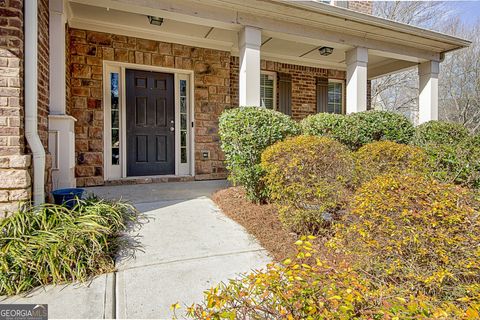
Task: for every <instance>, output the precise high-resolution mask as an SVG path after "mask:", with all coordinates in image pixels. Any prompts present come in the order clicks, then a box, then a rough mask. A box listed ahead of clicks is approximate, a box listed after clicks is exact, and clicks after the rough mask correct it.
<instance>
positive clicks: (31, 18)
mask: <svg viewBox="0 0 480 320" xmlns="http://www.w3.org/2000/svg"><path fill="white" fill-rule="evenodd" d="M24 4H25V54H24V57H25V59H24V60H25V73H24V74H25V137H26V138H27V142H28V145H29V146H30V149H31V150H32V154H33V203H34V205H35V206H37V205H40V204H42V203H44V202H45V186H44V183H45V149H44V148H43V145H42V142H41V141H40V137H39V136H38V114H37V112H38V105H37V102H38V75H37V73H38V0H28V1H25V2H24Z"/></svg>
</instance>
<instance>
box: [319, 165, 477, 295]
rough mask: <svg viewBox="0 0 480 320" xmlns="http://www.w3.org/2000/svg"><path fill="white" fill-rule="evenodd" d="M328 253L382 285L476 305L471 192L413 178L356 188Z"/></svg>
mask: <svg viewBox="0 0 480 320" xmlns="http://www.w3.org/2000/svg"><path fill="white" fill-rule="evenodd" d="M328 245H329V246H330V247H333V248H334V249H335V250H337V251H339V252H342V253H345V254H348V255H351V258H352V259H353V261H356V265H357V267H359V268H361V269H362V270H364V272H366V273H368V274H369V275H371V276H372V277H373V278H374V279H377V280H379V281H381V282H388V283H392V284H395V285H402V286H406V287H407V288H410V290H413V291H414V292H422V293H424V294H426V295H431V296H435V297H438V298H440V299H442V300H453V301H455V300H457V299H464V300H465V301H469V300H470V299H477V302H478V299H479V298H480V213H479V203H478V199H475V194H473V193H472V191H470V190H468V189H464V188H462V187H459V186H455V185H452V184H446V183H441V182H438V181H436V180H433V179H430V178H426V177H425V176H423V175H418V174H405V175H398V174H396V175H393V174H390V175H383V176H379V177H377V178H375V179H373V180H371V181H369V182H367V183H365V184H364V185H363V186H362V187H360V188H359V189H358V190H357V191H356V193H355V196H354V198H353V201H352V204H351V208H350V210H349V212H348V213H347V214H346V215H345V216H344V223H343V224H339V225H338V226H337V228H336V230H335V236H334V237H333V238H332V239H331V240H330V241H329V243H328Z"/></svg>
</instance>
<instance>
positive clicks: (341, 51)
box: [67, 0, 470, 78]
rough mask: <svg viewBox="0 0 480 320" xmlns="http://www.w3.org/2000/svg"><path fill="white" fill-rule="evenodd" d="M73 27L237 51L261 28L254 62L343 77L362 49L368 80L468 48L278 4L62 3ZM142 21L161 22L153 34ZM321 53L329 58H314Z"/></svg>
mask: <svg viewBox="0 0 480 320" xmlns="http://www.w3.org/2000/svg"><path fill="white" fill-rule="evenodd" d="M67 1H69V2H70V3H72V6H71V9H72V12H71V15H70V17H69V23H70V24H71V26H72V27H74V28H84V29H88V30H95V31H104V32H110V33H119V34H124V35H128V36H134V37H139V38H146V39H154V40H161V41H166V42H176V43H181V44H187V45H193V46H201V47H206V48H212V49H219V50H226V51H230V52H232V54H236V53H237V52H238V38H237V33H238V31H239V30H240V29H241V28H242V26H244V25H248V26H253V27H258V28H261V29H262V48H261V54H262V58H264V59H268V60H273V61H279V62H287V63H294V64H301V65H309V66H316V67H324V68H334V69H340V70H345V68H346V64H345V52H347V51H348V50H350V49H352V48H354V47H356V46H364V47H367V48H368V49H369V65H368V68H369V78H375V77H378V76H381V75H384V74H387V73H392V72H396V71H398V70H402V69H405V68H409V67H412V66H415V65H416V64H418V63H421V62H424V61H427V60H440V59H441V56H442V54H443V53H445V52H449V51H452V50H456V49H460V48H463V47H466V46H468V45H469V44H470V42H469V41H467V40H464V39H460V38H456V37H452V36H449V35H445V34H442V33H438V32H434V31H430V30H426V29H421V28H417V27H413V26H409V25H405V24H402V23H398V22H394V21H390V20H385V19H382V18H378V17H374V16H371V15H366V14H362V13H358V12H355V11H352V10H348V9H344V8H341V7H335V6H331V5H328V4H323V3H316V2H308V1H302V2H298V1H297V2H294V1H288V2H287V1H278V0H67ZM147 15H153V16H159V17H162V18H164V24H163V25H162V26H161V27H156V26H151V25H149V24H148V19H147V18H146V16H147ZM321 46H330V47H333V48H334V49H335V50H334V53H333V54H332V55H331V56H328V57H324V56H320V55H319V54H318V50H316V49H318V48H319V47H321Z"/></svg>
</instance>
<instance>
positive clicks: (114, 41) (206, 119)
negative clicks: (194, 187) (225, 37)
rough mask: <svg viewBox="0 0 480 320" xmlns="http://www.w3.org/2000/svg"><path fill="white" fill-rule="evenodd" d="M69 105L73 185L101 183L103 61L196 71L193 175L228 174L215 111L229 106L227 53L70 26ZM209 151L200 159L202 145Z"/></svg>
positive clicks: (228, 56) (211, 176)
mask: <svg viewBox="0 0 480 320" xmlns="http://www.w3.org/2000/svg"><path fill="white" fill-rule="evenodd" d="M69 35H70V49H69V50H70V56H69V63H70V65H69V68H68V69H69V70H70V72H71V78H70V106H69V108H70V110H71V115H72V116H74V117H75V118H76V119H77V122H76V123H75V134H76V145H75V148H76V150H75V152H76V159H77V163H76V170H75V172H76V176H77V185H79V186H91V185H101V184H103V183H104V178H103V102H102V99H103V94H102V82H103V61H104V60H110V61H119V62H129V63H136V64H143V65H147V66H149V65H151V66H161V67H169V68H178V69H186V70H194V71H195V83H194V90H195V164H196V168H195V171H196V179H215V178H224V177H226V170H225V166H224V164H223V155H222V153H221V151H220V147H219V143H218V141H219V137H218V116H219V115H220V114H221V113H222V111H223V110H224V109H225V108H227V107H229V106H230V94H229V87H230V53H229V52H224V51H218V50H211V49H204V48H196V47H189V46H184V45H178V44H171V43H165V42H158V41H153V40H145V39H139V38H134V37H126V36H120V35H114V34H108V33H99V32H91V31H86V30H78V29H70V30H69ZM202 150H208V151H210V159H209V160H202V159H201V151H202Z"/></svg>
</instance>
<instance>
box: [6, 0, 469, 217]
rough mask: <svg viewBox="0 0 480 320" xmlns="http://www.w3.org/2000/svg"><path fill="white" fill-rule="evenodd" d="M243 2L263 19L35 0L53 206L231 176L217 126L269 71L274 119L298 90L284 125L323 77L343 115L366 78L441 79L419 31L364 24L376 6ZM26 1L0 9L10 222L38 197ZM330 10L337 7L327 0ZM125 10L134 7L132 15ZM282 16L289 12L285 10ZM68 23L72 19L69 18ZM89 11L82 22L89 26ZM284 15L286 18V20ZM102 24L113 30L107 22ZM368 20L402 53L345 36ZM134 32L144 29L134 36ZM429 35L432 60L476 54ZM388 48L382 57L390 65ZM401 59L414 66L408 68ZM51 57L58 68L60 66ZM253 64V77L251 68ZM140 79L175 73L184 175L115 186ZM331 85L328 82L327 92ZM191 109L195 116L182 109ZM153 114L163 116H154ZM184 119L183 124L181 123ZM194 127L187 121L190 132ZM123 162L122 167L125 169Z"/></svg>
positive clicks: (309, 110) (162, 2)
mask: <svg viewBox="0 0 480 320" xmlns="http://www.w3.org/2000/svg"><path fill="white" fill-rule="evenodd" d="M247 1H249V3H250V2H251V3H252V4H253V3H255V6H254V7H253V8H254V9H255V10H257V11H258V12H254V11H255V10H253V11H251V12H249V13H244V12H243V11H242V10H243V7H244V3H243V2H242V3H240V2H239V5H238V6H236V5H235V3H234V2H231V1H230V2H229V4H228V5H227V4H226V5H225V6H219V5H218V4H215V2H212V3H210V1H208V0H206V1H205V3H202V5H199V6H197V7H195V9H194V10H193V9H192V10H193V11H192V10H190V9H191V8H190V7H189V4H188V3H187V2H188V1H187V2H185V1H177V0H172V1H167V0H159V1H156V2H152V3H149V4H148V6H153V7H152V8H149V7H146V6H147V4H145V3H143V2H141V1H135V0H132V1H129V2H131V3H129V4H128V5H125V6H124V7H122V6H120V5H119V6H118V7H115V6H113V7H112V6H109V7H105V8H102V7H101V6H102V4H99V5H100V7H93V6H91V4H89V3H88V1H81V0H78V1H72V2H70V0H36V1H35V3H36V6H37V12H38V23H37V28H38V39H37V50H38V66H37V83H38V99H37V100H38V101H37V115H38V119H37V120H38V128H37V134H38V136H39V138H40V141H41V143H42V145H43V147H44V150H45V153H46V156H45V163H46V164H45V172H46V174H45V178H44V180H45V181H44V186H45V190H43V191H42V192H44V194H45V198H48V197H49V193H50V191H51V190H52V189H54V188H59V187H73V186H79V187H83V186H96V185H103V184H106V183H136V182H148V181H170V180H194V179H195V180H204V179H223V178H225V177H226V176H227V171H226V169H225V165H224V157H223V154H222V152H221V149H220V143H219V136H218V118H219V115H220V114H221V113H222V112H223V111H224V110H225V109H228V108H235V107H238V106H239V101H241V100H242V99H245V95H246V96H247V98H249V97H250V98H249V99H250V100H248V99H247V100H248V101H255V99H254V100H251V97H255V95H256V94H259V91H260V88H259V87H260V86H258V87H253V92H252V91H251V90H252V88H251V87H249V84H250V83H253V82H255V81H258V78H255V77H257V76H259V75H260V73H263V72H266V73H268V74H273V75H275V76H276V78H275V79H276V82H274V88H272V90H274V92H275V94H274V95H275V98H274V101H275V105H274V108H276V109H278V110H280V111H282V104H284V102H281V101H282V99H285V98H284V96H285V95H282V94H281V93H282V92H281V91H282V90H285V88H284V87H281V82H282V81H283V82H282V85H285V79H287V78H288V81H289V82H288V83H289V86H287V88H290V89H289V90H291V91H290V92H289V94H288V95H287V96H288V97H289V98H288V99H290V100H289V103H288V105H289V108H290V109H289V111H288V114H290V115H291V116H292V118H293V119H295V120H301V119H303V118H305V117H306V116H308V115H311V114H315V113H317V112H318V110H322V109H321V108H320V109H319V102H318V99H319V98H318V97H319V93H318V92H319V87H318V86H319V83H322V82H321V81H320V82H319V79H321V80H322V79H323V80H322V81H325V80H328V81H330V80H332V81H333V82H335V83H337V84H340V87H341V88H342V89H341V90H342V91H341V99H340V100H341V103H342V104H343V107H342V110H343V112H356V111H362V110H365V109H368V108H369V106H370V104H371V96H370V91H371V89H370V87H371V81H370V79H372V78H375V77H377V76H381V75H382V74H387V73H391V72H395V71H397V70H401V69H404V68H407V67H415V66H417V65H418V62H417V61H422V63H421V64H420V65H421V68H419V70H420V69H421V81H424V80H429V79H435V76H436V74H435V70H436V69H435V68H436V66H438V61H439V60H440V53H441V52H438V51H433V49H428V48H427V49H418V48H416V47H415V46H414V45H413V44H410V43H409V42H408V41H410V39H409V37H410V38H411V37H415V36H419V35H418V34H419V33H422V32H423V31H422V32H420V31H421V30H420V31H419V30H417V29H415V30H410V29H405V28H406V27H405V26H403V25H395V26H391V24H392V22H388V23H387V22H385V21H381V19H378V18H374V17H371V16H367V15H364V14H371V13H372V2H371V1H348V2H346V4H345V2H341V3H343V4H342V5H340V2H339V3H338V6H343V7H345V6H346V8H348V9H349V10H345V9H343V8H334V7H333V6H330V5H325V4H323V3H314V4H312V5H311V6H305V5H303V4H298V5H297V4H296V3H293V4H288V5H287V4H282V3H278V2H269V1H261V2H258V3H256V2H255V1H256V0H247ZM32 3H33V0H32ZM32 3H28V4H32ZM26 4H27V2H26V1H25V0H0V34H1V38H0V179H2V180H3V183H2V184H1V185H0V212H1V213H5V212H11V211H14V210H15V208H17V207H18V204H19V203H21V202H24V201H28V200H30V199H31V197H32V193H33V191H34V190H33V189H35V188H36V187H35V188H34V187H33V181H34V176H35V174H34V172H33V164H32V162H33V159H32V156H31V154H32V152H31V149H30V146H29V144H28V142H27V141H26V138H25V108H26V106H25V101H24V94H25V92H24V91H25V90H24V76H25V71H24V70H25V67H24V65H25V55H24V51H25V47H26V43H25V25H26V24H27V23H28V21H25V19H24V16H25V6H26ZM112 5H113V3H112ZM332 5H335V6H336V5H337V3H336V2H335V1H332ZM126 6H130V9H125V8H126ZM285 6H289V7H288V8H287V9H286V7H285ZM192 8H193V7H192ZM331 8H334V9H335V10H333V9H331ZM89 10H90V11H89ZM222 10H223V11H222ZM261 10H263V11H261ZM351 10H353V11H356V12H353V11H351ZM70 12H75V14H74V15H73V16H71V15H70ZM142 12H143V13H142ZM150 12H152V14H154V13H155V12H156V14H158V15H159V16H160V15H161V14H165V17H166V19H165V22H164V19H163V18H162V17H160V18H162V19H161V22H160V24H159V26H151V25H148V24H147V25H145V23H146V22H147V21H149V20H150V19H152V18H158V17H152V16H149V14H150ZM85 13H87V15H86V16H85V17H82V14H85ZM286 13H287V15H288V14H289V15H290V16H288V17H287V16H286ZM304 14H305V15H307V16H308V17H311V20H312V21H313V22H312V23H311V24H310V25H308V26H307V24H308V23H310V20H308V19H303V15H304ZM127 16H128V18H122V17H127ZM266 16H269V17H268V18H267V17H266ZM119 17H120V19H119ZM147 17H148V19H147ZM260 17H262V19H260ZM285 17H287V19H285ZM332 17H334V18H335V19H337V22H335V21H333V20H332V19H333V18H332ZM263 18H266V19H263ZM347 18H348V19H347ZM357 18H358V19H357ZM104 19H105V20H108V19H113V20H111V21H105V22H104V21H103V20H104ZM315 19H319V21H322V23H324V22H325V21H326V22H325V23H332V26H333V23H338V24H337V25H336V26H335V27H332V28H330V29H328V28H327V29H322V28H319V27H318V25H317V24H315V23H316V22H315V21H314V20H315ZM324 19H326V20H324ZM328 19H330V20H331V21H330V20H328ZM355 19H357V20H355ZM369 19H370V20H372V19H373V20H375V19H377V20H375V21H373V20H372V21H373V22H372V23H375V25H376V26H379V25H381V28H379V31H376V32H379V33H381V32H383V31H382V30H383V29H382V28H384V29H385V30H387V31H388V32H390V33H395V32H396V33H395V34H396V35H397V38H400V37H405V39H404V40H402V41H403V44H402V45H397V44H396V43H393V42H392V43H390V42H388V41H387V40H388V37H385V36H383V35H382V36H381V37H380V38H382V39H387V40H385V41H387V42H385V43H384V42H381V41H380V42H379V41H378V40H376V38H375V37H372V39H369V37H368V36H365V35H366V34H367V31H364V32H363V33H361V36H358V35H357V34H354V33H352V34H348V32H350V31H349V30H354V29H355V28H362V26H365V30H371V26H370V25H369V24H368V23H369V22H368V20H369ZM130 20H131V21H130ZM264 20H265V21H264ZM327 20H328V21H327ZM350 20H351V21H353V22H352V23H356V24H355V27H352V26H346V29H345V30H343V31H332V30H337V29H338V30H340V29H341V28H342V27H343V25H344V24H348V23H350V22H349V21H350ZM354 20H355V21H356V22H355V21H354ZM365 21H367V22H365ZM102 23H105V24H102ZM129 23H134V24H136V25H134V26H129V25H128V24H129ZM150 23H151V21H150ZM162 24H164V25H165V26H162ZM303 24H305V25H303ZM173 26H174V27H173ZM155 28H157V29H155ZM368 28H370V29H368ZM395 28H397V29H398V28H400V29H401V28H404V29H405V30H404V29H401V30H397V29H395ZM342 32H344V33H342ZM425 32H426V33H428V32H430V31H425ZM52 35H53V36H52ZM323 36H324V37H325V38H324V39H323V38H322V37H323ZM421 36H423V37H424V38H425V39H428V40H429V41H437V42H436V46H435V48H437V49H435V50H438V48H444V51H451V50H454V49H458V48H461V47H464V46H467V45H468V43H466V42H465V41H463V40H460V39H456V38H453V37H448V36H444V35H439V34H435V33H432V32H430V33H428V34H425V35H421ZM419 37H420V36H419ZM429 37H430V38H429ZM424 38H421V39H424ZM272 39H273V40H272ZM432 39H433V40H432ZM271 40H272V41H271ZM392 41H393V40H392ZM395 41H398V40H395ZM416 41H417V42H414V41H413V40H412V43H418V42H419V41H421V40H418V39H417V40H416ZM462 41H463V42H462ZM452 43H453V44H452ZM324 46H326V47H331V48H330V49H332V50H333V54H332V55H331V56H326V55H325V56H321V55H319V50H320V49H321V48H322V47H324ZM442 46H443V47H442ZM249 50H250V51H249ZM382 50H385V52H387V54H385V55H383V54H382ZM260 51H261V52H262V55H261V56H260ZM295 52H297V53H295ZM52 57H53V58H52ZM392 57H395V58H392ZM403 57H406V59H405V60H402V58H403ZM51 59H54V60H53V63H52V60H51ZM55 59H58V61H57V60H55ZM257 63H258V66H257V65H256V64H257ZM254 65H255V68H252V66H254ZM367 65H368V76H367ZM112 68H113V69H112ZM245 68H246V69H245ZM137 69H138V70H144V71H150V72H152V74H154V73H155V74H171V75H172V76H171V78H172V79H174V92H173V91H171V92H170V93H168V92H167V93H168V94H171V95H172V97H174V99H175V103H174V110H175V118H174V119H175V120H172V121H171V123H172V127H171V128H170V129H171V131H172V132H173V131H175V153H176V152H179V153H176V155H175V175H165V176H162V175H160V176H154V177H148V178H138V177H137V178H138V179H137V178H136V179H130V178H129V175H126V173H125V172H126V171H125V170H126V169H125V168H124V167H123V168H122V169H121V170H122V171H120V169H118V170H117V169H115V170H117V171H116V173H115V174H116V175H117V177H119V178H114V179H112V178H111V176H108V175H107V172H106V171H109V170H110V171H111V170H112V169H111V167H112V166H113V164H111V163H109V162H110V161H111V160H110V159H111V158H108V157H109V156H111V155H110V153H111V152H112V151H111V150H109V148H112V145H113V143H114V142H113V138H112V137H113V133H112V132H113V130H114V129H112V128H113V124H112V123H113V122H112V114H113V113H112V112H118V113H121V112H125V109H122V106H125V105H126V102H125V101H123V100H124V98H125V96H126V95H127V93H125V92H123V91H128V90H130V89H127V84H126V81H127V80H126V79H125V74H126V71H127V70H137ZM111 70H118V71H115V72H114V73H116V74H117V76H119V77H120V80H119V81H120V82H119V83H117V89H116V90H117V91H116V93H115V94H116V95H117V98H116V99H117V100H115V101H116V102H115V101H114V100H111V99H112V98H111V97H113V95H114V89H112V88H113V87H111V86H112V81H113V80H112V78H110V77H111V75H112V73H111V72H112V71H111ZM245 76H246V77H247V80H248V81H247V82H245ZM242 77H243V78H242ZM252 77H253V78H252ZM280 77H282V81H280ZM422 77H423V78H422ZM242 79H243V81H244V82H242ZM251 80H255V81H253V82H252V81H251ZM135 81H137V80H135ZM182 81H183V82H182ZM159 83H160V82H159ZM326 83H327V82H323V85H324V86H325V85H326ZM328 83H329V82H328ZM156 85H157V84H155V86H156ZM182 85H183V87H182ZM245 86H246V87H245ZM431 86H436V83H435V81H434V82H428V85H427V89H426V90H424V91H422V92H423V93H421V97H423V99H420V101H423V102H421V103H424V106H423V107H422V106H421V107H420V108H421V109H422V108H423V109H422V110H424V113H425V115H426V116H425V117H426V118H428V117H430V118H434V117H435V112H436V110H435V108H436V106H435V97H434V96H432V95H431V92H435V90H430V89H431ZM181 88H183V89H181ZM433 88H435V87H433ZM190 89H191V91H189V90H190ZM165 90H166V89H165ZM182 90H184V91H182ZM129 94H130V95H131V93H129ZM323 94H324V93H323ZM422 94H423V96H422ZM52 97H53V98H52ZM182 99H183V100H182ZM337 99H339V98H338V97H337ZM112 101H113V102H112ZM119 101H123V102H119ZM182 101H183V102H182ZM256 101H257V102H256V103H257V104H258V100H256ZM431 101H433V102H431ZM114 103H117V104H118V105H115V106H116V107H117V108H119V109H118V111H115V110H114V111H112V110H113V109H112V108H113V104H114ZM156 103H158V101H157V102H156ZM172 106H173V105H172ZM185 106H186V111H181V110H183V109H182V108H185ZM164 107H165V106H164ZM156 108H157V109H156V110H157V112H158V110H160V109H158V108H159V107H158V105H157V106H156ZM122 110H123V111H122ZM172 110H173V109H172ZM136 112H137V111H136ZM178 112H179V113H182V112H183V113H182V114H181V115H180V114H177V113H178ZM189 112H191V116H190V115H189ZM157 116H158V113H157V115H156V117H157ZM128 117H130V116H128V115H127V114H121V115H120V116H119V119H120V120H118V119H117V121H120V123H117V124H116V125H117V126H120V127H119V128H117V129H115V130H118V131H123V133H122V134H123V136H122V137H121V138H118V137H117V138H118V139H119V140H117V141H116V143H117V144H118V143H120V145H123V146H122V147H121V148H124V149H126V146H125V140H122V139H126V138H125V137H126V136H128V135H130V134H131V132H128V133H127V132H126V129H125V127H122V126H124V124H122V121H123V122H125V121H126V120H125V118H128ZM145 119H146V118H145ZM172 119H173V118H172ZM187 119H190V120H191V126H190V122H188V121H190V120H188V121H187ZM157 120H158V119H157ZM157 120H156V121H157ZM129 121H131V118H130V120H129ZM145 123H146V122H145ZM182 128H183V129H182ZM182 130H183V131H182ZM184 132H185V136H184ZM109 135H110V136H109ZM117 135H118V133H117ZM158 141H160V142H158ZM158 141H157V149H158V148H160V149H158V150H162V149H161V148H162V146H163V145H161V144H158V143H161V140H158ZM172 141H173V140H172ZM137 147H138V146H137ZM182 148H184V149H188V150H187V151H188V152H190V153H188V154H189V156H188V157H187V156H185V157H187V158H186V159H189V160H188V161H187V163H188V165H189V166H191V167H190V168H187V167H186V165H184V166H183V167H182V169H181V170H180V169H179V168H180V167H181V166H182V163H183V153H182V160H181V161H182V162H180V157H179V154H180V151H182V152H183V150H181V149H182ZM177 149H178V150H177ZM107 150H109V151H108V152H110V153H107ZM165 150H166V149H165ZM123 152H124V154H123V155H120V160H119V161H120V163H123V164H122V166H125V159H126V158H122V157H126V155H125V153H126V152H129V151H128V150H127V151H123ZM137 152H138V151H137ZM185 154H187V153H185ZM117 157H118V155H117ZM157 157H158V154H157ZM112 163H113V162H112ZM116 165H117V166H119V165H118V163H117V164H116ZM109 168H110V169H109ZM107 169H108V170H107ZM182 170H183V171H182ZM185 170H186V171H185ZM42 171H43V170H42ZM172 172H173V171H172ZM182 172H187V173H186V174H183V173H182ZM65 177H66V178H65ZM64 178H65V179H64ZM37 189H38V188H37ZM37 189H35V190H37Z"/></svg>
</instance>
